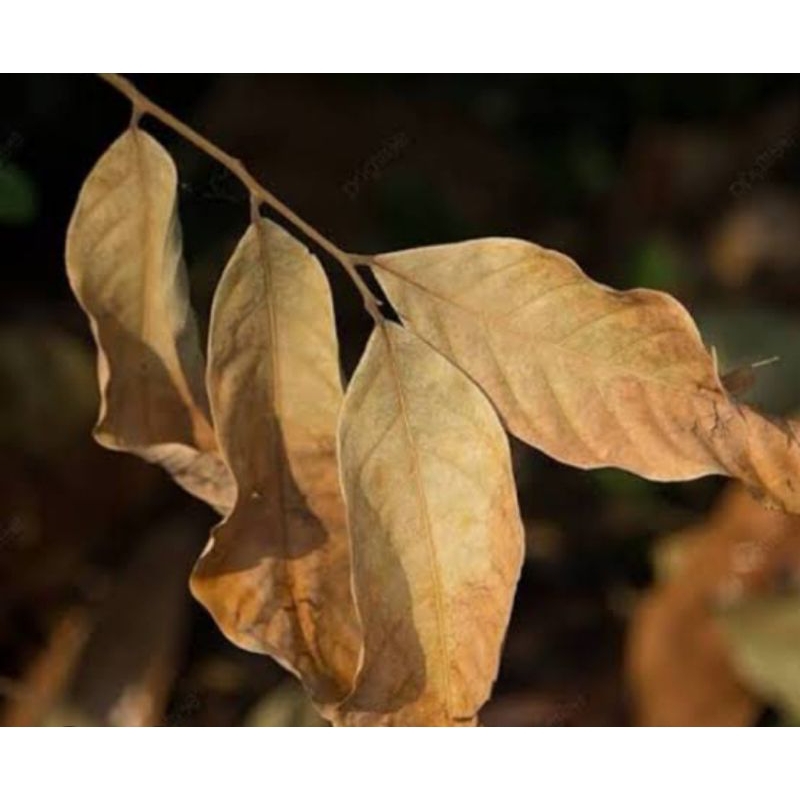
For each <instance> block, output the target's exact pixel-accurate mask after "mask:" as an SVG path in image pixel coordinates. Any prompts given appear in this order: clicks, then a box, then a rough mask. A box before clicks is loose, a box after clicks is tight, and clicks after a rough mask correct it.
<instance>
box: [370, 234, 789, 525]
mask: <svg viewBox="0 0 800 800" xmlns="http://www.w3.org/2000/svg"><path fill="white" fill-rule="evenodd" d="M374 267H375V272H376V275H377V277H378V279H379V281H380V283H381V285H382V286H383V288H384V290H385V291H386V293H387V295H388V297H389V299H390V300H391V302H392V304H393V305H394V306H395V308H396V309H397V310H398V313H399V314H400V315H401V317H402V318H403V319H404V320H405V321H406V322H407V324H408V325H410V326H411V328H412V329H413V330H414V331H416V332H417V333H418V334H419V335H420V336H422V337H423V338H424V339H425V340H426V341H428V342H429V343H430V344H432V345H433V346H434V347H435V348H436V349H437V350H439V351H440V352H441V353H443V354H444V355H445V356H446V357H447V358H448V359H450V360H451V361H452V362H453V363H455V364H456V365H458V366H459V367H461V368H462V369H463V370H464V371H465V372H467V374H468V375H470V377H471V378H472V379H473V380H475V381H476V382H477V383H478V385H479V386H480V387H481V388H482V389H483V390H484V391H485V392H486V393H487V394H488V395H489V397H490V399H491V400H492V401H493V403H494V404H495V406H496V407H497V409H498V411H499V413H500V416H501V417H502V419H503V421H504V423H505V424H506V426H507V427H508V429H509V430H510V431H511V432H512V433H514V434H515V435H516V436H518V437H520V438H521V439H523V440H524V441H526V442H528V443H529V444H531V445H534V446H535V447H538V448H539V449H541V450H544V451H545V452H546V453H548V454H549V455H551V456H553V457H554V458H557V459H559V460H560V461H564V462H566V463H568V464H572V465H574V466H577V467H583V468H594V467H604V466H612V467H620V468H623V469H627V470H630V471H631V472H635V473H638V474H639V475H642V476H644V477H647V478H650V479H653V480H688V479H691V478H697V477H700V476H702V475H709V474H723V475H731V476H734V477H737V478H739V479H741V480H742V481H744V482H745V483H746V484H748V485H749V486H750V487H752V488H753V489H754V490H756V491H758V492H760V493H762V494H764V495H767V496H768V497H769V498H770V499H771V500H772V501H773V502H774V503H776V504H778V505H779V506H781V507H783V508H785V509H786V510H790V511H795V512H796V511H800V492H799V491H798V489H799V488H800V481H798V475H799V474H800V447H798V441H797V439H798V433H799V432H800V426H798V424H797V423H795V422H783V421H780V422H779V421H774V420H770V419H767V418H765V417H764V416H762V415H760V414H758V413H756V412H755V411H753V410H752V409H751V408H749V407H748V406H745V405H741V404H739V403H738V402H736V401H735V400H734V399H732V398H731V397H729V395H728V394H727V393H726V391H725V389H724V388H723V386H722V384H721V383H720V380H719V377H718V375H717V372H716V369H715V367H714V362H713V359H712V358H711V356H710V354H709V353H708V351H707V350H706V348H705V347H704V346H703V342H702V341H701V339H700V335H699V333H698V331H697V328H696V327H695V324H694V322H693V321H692V319H691V317H690V316H689V314H688V313H687V311H686V310H685V309H684V308H683V306H681V305H680V303H678V302H677V301H676V300H674V299H673V298H672V297H670V296H669V295H666V294H663V293H661V292H655V291H649V290H646V289H636V290H632V291H627V292H618V291H614V290H612V289H609V288H607V287H605V286H601V285H600V284H597V283H595V282H594V281H592V280H590V279H589V278H587V277H586V276H585V275H584V274H583V273H582V272H581V270H580V269H579V268H578V266H577V265H576V264H575V263H574V262H573V261H572V260H570V259H569V258H567V257H566V256H564V255H561V254H560V253H557V252H555V251H552V250H545V249H543V248H541V247H538V246H537V245H534V244H531V243H529V242H524V241H519V240H515V239H500V238H496V239H481V240H477V241H470V242H463V243H461V244H454V245H443V246H438V247H424V248H419V249H416V250H408V251H403V252H397V253H389V254H386V255H380V256H377V257H376V258H375V259H374Z"/></svg>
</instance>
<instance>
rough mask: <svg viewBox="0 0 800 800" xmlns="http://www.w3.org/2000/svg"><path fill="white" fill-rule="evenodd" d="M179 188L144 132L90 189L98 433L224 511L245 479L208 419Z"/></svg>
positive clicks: (82, 252)
mask: <svg viewBox="0 0 800 800" xmlns="http://www.w3.org/2000/svg"><path fill="white" fill-rule="evenodd" d="M176 191H177V173H176V171H175V164H174V163H173V161H172V158H171V157H170V155H169V153H167V151H166V150H165V149H164V148H163V147H162V146H161V145H160V144H158V142H156V140H155V139H153V138H152V137H151V136H149V135H148V134H147V133H145V132H144V131H141V130H139V129H137V128H131V129H130V130H128V131H126V132H125V133H124V134H123V135H122V136H121V137H120V138H119V139H117V140H116V141H115V142H114V143H113V144H112V145H111V147H110V148H109V149H108V150H107V151H106V152H105V153H104V154H103V155H102V156H101V157H100V159H99V161H98V162H97V164H96V165H95V166H94V168H93V169H92V171H91V173H90V174H89V176H88V177H87V178H86V181H85V183H84V185H83V187H82V189H81V192H80V196H79V197H78V202H77V206H76V208H75V211H74V213H73V216H72V220H71V222H70V226H69V231H68V233H67V248H66V261H67V274H68V276H69V280H70V284H71V286H72V289H73V291H74V292H75V296H76V297H77V298H78V300H79V302H80V304H81V306H82V307H83V309H84V311H85V312H86V314H87V315H88V317H89V320H90V322H91V326H92V332H93V334H94V337H95V341H96V343H97V349H98V378H99V382H100V392H101V405H100V416H99V419H98V421H97V425H96V427H95V438H96V439H97V441H98V442H100V443H101V444H102V445H104V446H105V447H108V448H111V449H113V450H125V451H128V452H132V453H135V454H136V455H139V456H141V457H142V458H144V459H146V460H148V461H152V462H154V463H157V464H160V465H161V466H163V467H164V468H165V469H167V471H168V472H169V473H170V474H171V475H172V477H173V478H174V479H175V480H176V481H177V482H178V483H179V484H180V485H181V486H182V487H183V488H184V489H186V490H187V491H189V492H191V493H192V494H194V495H196V496H197V497H200V498H201V499H203V500H205V501H206V502H208V503H209V504H211V505H213V506H214V507H216V508H217V509H219V510H220V511H224V510H225V509H227V508H229V507H230V505H231V503H232V500H233V484H232V481H231V479H230V476H229V475H228V474H227V473H226V471H225V468H224V465H223V464H222V462H221V461H220V460H219V458H218V456H217V454H216V444H215V441H214V432H213V430H212V429H211V425H210V423H209V420H208V412H207V401H206V397H205V390H204V388H203V359H202V354H201V351H200V347H199V345H198V340H197V330H196V325H195V320H194V316H193V313H192V310H191V308H190V305H189V293H188V286H187V280H186V270H185V266H184V263H183V257H182V252H181V235H180V225H179V222H178V217H177V206H176Z"/></svg>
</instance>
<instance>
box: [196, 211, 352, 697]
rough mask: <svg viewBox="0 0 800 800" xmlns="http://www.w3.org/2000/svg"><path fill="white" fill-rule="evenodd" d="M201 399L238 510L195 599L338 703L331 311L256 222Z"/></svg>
mask: <svg viewBox="0 0 800 800" xmlns="http://www.w3.org/2000/svg"><path fill="white" fill-rule="evenodd" d="M207 385H208V391H209V397H210V400H211V409H212V415H213V419H214V425H215V428H216V431H217V436H218V439H219V443H220V449H221V451H222V454H223V457H224V459H225V461H226V463H227V464H228V466H229V467H230V470H231V472H232V474H233V475H234V478H235V480H236V485H237V497H236V503H235V505H234V507H233V510H232V511H231V513H230V514H229V515H228V516H227V517H226V518H225V520H224V521H223V522H222V523H221V524H220V525H218V526H217V527H216V528H215V529H214V531H213V532H212V537H211V541H210V542H209V546H208V548H206V552H205V553H204V554H203V556H202V557H201V559H200V561H199V562H198V564H197V567H196V568H195V571H194V574H193V576H192V591H193V592H194V594H195V596H196V597H197V599H198V600H200V602H201V603H203V604H204V605H205V606H206V607H207V608H208V609H209V611H210V612H211V614H212V615H213V616H214V618H215V620H216V621H217V624H218V625H219V626H220V628H221V629H222V631H223V632H224V633H225V634H226V635H227V636H228V637H229V638H230V639H231V640H232V641H233V642H234V643H235V644H237V645H239V646H240V647H243V648H245V649H247V650H253V651H255V652H261V653H266V654H268V655H271V656H272V657H274V658H275V659H277V660H278V661H279V662H281V663H282V664H283V665H284V666H285V667H287V668H288V669H290V670H291V671H292V672H294V673H295V674H296V675H298V676H299V677H300V678H301V679H302V680H303V682H304V683H305V684H306V686H307V687H308V689H309V691H310V692H311V695H312V697H313V698H314V699H315V700H316V701H317V702H319V703H322V704H326V703H332V702H336V701H338V700H341V699H342V697H343V696H344V695H345V694H346V693H347V692H348V691H349V690H350V689H351V688H352V679H353V676H354V674H355V670H356V662H357V657H358V650H359V645H360V636H359V632H358V627H357V622H356V618H355V610H354V606H353V601H352V597H351V594H350V558H349V545H348V537H347V528H346V523H345V511H344V502H343V500H342V497H341V493H340V489H339V482H338V472H337V464H336V425H337V419H338V414H339V410H340V407H341V403H342V387H341V379H340V376H339V362H338V346H337V341H336V331H335V327H334V320H333V305H332V301H331V294H330V288H329V286H328V282H327V279H326V277H325V274H324V272H323V271H322V268H321V266H320V265H319V262H318V261H317V259H316V258H314V257H313V256H312V255H311V254H310V253H309V252H308V250H307V249H306V248H305V247H304V246H303V245H302V244H301V243H300V242H298V241H297V240H296V239H294V238H293V237H291V236H290V235H289V234H288V233H287V232H286V231H284V230H283V229H282V228H280V227H279V226H278V225H276V224H274V223H272V222H270V221H268V220H266V219H262V220H259V221H257V222H255V223H253V224H251V225H250V227H249V228H248V230H247V232H246V233H245V235H244V237H243V238H242V240H241V241H240V242H239V245H238V247H237V248H236V251H235V252H234V254H233V256H232V257H231V259H230V261H229V262H228V265H227V266H226V268H225V271H224V273H223V275H222V278H221V280H220V283H219V286H218V287H217V291H216V295H215V297H214V303H213V307H212V312H211V329H210V333H209V356H208V375H207Z"/></svg>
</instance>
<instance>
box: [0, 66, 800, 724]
mask: <svg viewBox="0 0 800 800" xmlns="http://www.w3.org/2000/svg"><path fill="white" fill-rule="evenodd" d="M130 77H131V78H132V79H133V80H134V81H135V83H136V84H137V85H138V86H139V88H140V89H141V90H143V91H144V92H145V93H146V94H148V95H150V96H151V98H152V99H154V100H155V101H157V102H159V103H160V104H162V105H163V106H165V107H166V108H168V109H169V110H171V111H172V112H173V113H175V114H176V115H177V116H178V117H180V118H182V119H183V120H185V121H186V122H188V123H189V124H191V125H192V126H193V127H195V128H197V129H198V130H200V131H202V132H203V133H204V134H205V135H207V136H208V137H209V138H210V139H212V140H213V141H214V142H216V143H217V144H219V145H220V146H221V147H222V148H223V149H225V150H227V151H228V152H230V153H232V154H234V155H236V156H238V157H239V158H241V159H242V160H243V161H244V162H245V163H246V164H247V166H248V167H249V169H250V170H251V171H252V172H253V173H254V174H255V175H256V176H257V177H259V178H260V179H261V180H262V182H263V183H264V184H265V185H266V186H267V187H268V188H270V189H271V190H272V191H273V192H274V193H275V194H276V195H277V196H278V197H280V198H281V199H282V200H283V201H284V202H286V203H287V204H288V205H289V206H291V207H292V208H293V209H294V210H295V211H296V212H298V213H299V214H300V215H301V216H302V217H304V218H305V219H306V220H307V221H309V222H311V223H312V224H313V225H314V226H315V227H317V228H318V229H319V230H320V231H321V232H322V233H324V234H325V235H326V236H328V237H329V238H331V239H332V240H333V241H335V242H336V243H337V244H339V245H340V246H342V247H343V248H345V249H349V250H352V251H355V252H362V253H366V252H380V251H386V250H394V249H400V248H404V247H409V246H414V245H421V244H428V243H441V242H449V241H454V240H459V239H465V238H472V237H479V236H484V235H505V236H516V237H520V238H524V239H529V240H532V241H534V242H537V243H539V244H541V245H545V246H547V247H552V248H556V249H558V250H562V251H564V252H566V253H567V254H569V255H570V256H572V257H573V258H574V259H575V260H576V261H578V263H579V264H580V265H581V266H582V267H583V269H584V270H585V271H586V272H587V273H588V274H589V275H590V276H591V277H592V278H594V279H596V280H598V281H600V282H603V283H607V284H610V285H612V286H614V287H616V288H630V287H634V286H645V287H650V288H656V289H663V290H666V291H669V292H671V293H672V294H674V295H675V296H676V297H677V298H678V299H679V300H681V301H682V302H683V303H684V304H685V305H687V307H688V308H689V309H690V311H691V312H692V314H693V315H694V316H695V318H696V319H697V320H698V323H699V325H700V327H701V330H702V332H703V335H704V338H705V340H706V342H707V343H708V344H710V345H714V347H715V348H716V351H717V355H718V358H719V360H720V365H721V370H722V371H725V370H729V369H734V368H737V367H741V366H744V365H747V364H749V363H752V362H755V361H760V360H762V359H767V358H770V357H773V356H779V357H780V361H779V362H778V363H777V364H774V365H771V366H767V367H764V368H762V369H760V370H758V371H757V375H758V380H757V381H756V385H755V386H754V387H753V388H752V389H751V390H750V393H749V394H748V395H747V396H746V399H747V401H748V402H752V403H754V404H756V405H758V406H760V407H761V408H763V409H764V410H767V411H769V412H772V413H786V412H790V411H793V410H795V409H796V408H798V407H800V348H798V346H797V345H798V343H800V282H798V275H800V272H799V271H798V270H800V224H799V223H800V83H798V80H797V79H796V78H788V77H775V76H752V75H731V76H646V75H632V76H608V77H602V76H564V77H554V76H406V77H402V76H388V75H373V76H254V75H230V76H218V75H192V76H180V75H170V76H159V75H132V76H130ZM0 92H1V95H2V105H1V106H0V109H1V110H0V259H2V264H3V273H4V275H5V276H6V279H5V284H4V286H3V291H2V293H0V304H1V305H2V321H1V323H0V719H2V720H3V721H4V722H5V724H85V723H95V724H169V725H212V724H218V725H239V724H257V725H281V724H314V723H315V722H316V719H315V717H314V715H313V712H312V711H311V710H310V709H309V708H308V707H307V706H306V704H305V703H304V701H303V698H302V695H301V694H300V693H298V691H297V689H296V687H295V685H294V683H293V681H292V680H291V679H289V678H287V677H286V676H285V675H284V674H283V673H282V671H281V670H280V669H279V668H278V667H277V666H276V665H274V664H273V663H271V662H270V661H268V660H267V659H266V658H260V657H256V656H253V655H249V654H246V653H243V652H240V651H238V650H236V649H235V648H234V647H233V645H230V644H228V643H227V642H226V640H224V638H223V637H222V635H221V634H220V633H219V632H218V631H217V630H216V628H215V627H214V625H213V624H212V623H211V621H210V619H209V618H208V617H207V615H206V613H205V612H204V611H203V610H202V608H200V607H199V606H198V605H197V604H196V603H194V602H193V601H192V600H191V599H190V597H189V593H188V588H187V578H188V573H189V570H190V568H191V564H192V562H193V560H194V558H195V557H196V556H197V555H198V554H199V552H200V550H201V549H202V547H203V544H204V542H205V539H206V536H207V532H208V529H209V527H210V526H211V525H212V524H213V522H214V517H213V515H212V514H211V513H210V512H209V511H207V510H205V509H204V507H202V505H201V504H200V503H199V502H195V501H193V500H192V499H190V498H189V497H188V496H186V495H184V494H182V493H181V492H180V491H179V490H178V489H176V488H175V487H173V486H172V485H171V483H170V481H169V480H168V479H167V477H166V475H164V474H162V473H161V472H160V471H159V470H158V469H156V468H154V467H151V466H148V465H146V464H143V463H141V462H139V461H138V460H137V459H135V458H133V457H131V456H128V455H122V454H114V453H109V452H106V451H103V450H102V449H101V448H100V447H99V446H97V445H96V444H95V443H94V442H93V440H92V439H91V436H90V431H91V426H92V423H93V421H94V417H95V415H96V410H97V396H96V391H97V390H96V381H95V374H94V349H93V346H92V344H91V339H90V336H89V331H88V325H87V322H86V319H85V318H84V316H83V314H82V312H81V311H80V309H79V307H78V306H77V304H76V302H75V301H74V299H73V297H72V295H71V293H70V291H69V288H68V285H67V281H66V278H65V272H64V263H63V246H64V237H65V232H66V227H67V223H68V220H69V216H70V213H71V210H72V206H73V204H74V202H75V199H76V196H77V192H78V189H79V187H80V185H81V182H82V180H83V178H84V177H85V176H86V174H87V173H88V171H89V170H90V168H91V166H92V165H93V163H94V162H95V160H96V159H97V158H98V157H99V156H100V154H101V153H102V152H103V150H104V149H105V148H106V147H107V146H108V145H109V144H110V143H111V141H112V140H113V139H114V138H116V136H117V135H119V134H120V133H121V132H122V130H123V129H124V127H125V126H126V125H127V122H128V119H129V113H130V112H129V106H128V104H127V102H126V101H125V100H124V99H123V98H122V97H121V96H119V95H117V94H116V93H115V92H114V90H112V89H111V88H110V87H109V86H107V85H105V84H103V83H101V82H100V81H99V80H98V79H97V78H94V77H92V76H47V75H37V76H2V77H0ZM144 127H145V128H147V129H148V130H149V131H151V132H152V133H154V134H155V135H156V136H157V137H158V138H159V139H160V140H161V141H162V142H163V143H164V144H165V145H166V146H167V147H168V149H169V150H170V151H171V153H172V154H173V156H174V158H175V160H176V161H177V163H178V167H179V172H180V176H181V182H182V183H181V217H182V223H183V227H184V246H185V253H186V259H187V263H188V268H189V274H190V278H191V281H192V292H193V300H194V303H195V308H196V310H197V312H198V315H199V317H200V319H201V325H203V326H204V325H205V324H206V322H207V316H208V309H209V305H210V299H211V294H212V292H213V288H214V284H215V281H216V279H217V278H218V277H219V274H220V272H221V270H222V267H223V265H224V263H225V261H226V259H227V257H228V255H229V254H230V252H231V251H232V248H233V246H234V244H235V242H236V241H237V239H238V238H239V236H240V235H241V232H242V231H243V229H244V227H245V225H246V224H247V220H248V208H247V202H246V195H245V192H244V190H243V189H242V188H240V187H239V186H238V185H237V183H236V181H235V180H234V179H233V178H231V177H230V176H229V175H227V174H226V173H225V171H224V170H223V169H222V168H221V167H219V166H218V165H216V164H215V163H213V162H212V161H210V160H209V158H208V157H206V156H205V155H204V154H202V153H200V152H198V151H196V150H194V149H192V147H191V146H189V145H187V144H186V143H185V142H183V141H181V140H180V139H178V138H177V137H176V136H175V135H174V134H173V133H172V132H171V131H169V130H166V129H164V128H163V127H162V126H160V125H159V124H158V123H156V122H154V121H152V120H146V121H145V122H144ZM322 260H323V263H324V264H325V266H326V268H327V271H328V275H329V277H330V279H331V282H332V286H333V291H334V296H335V302H336V312H337V322H338V327H339V335H340V341H341V347H342V354H343V366H344V371H345V373H346V374H347V375H349V374H350V372H351V371H352V369H353V367H354V365H355V363H356V361H357V359H358V356H359V353H360V350H361V348H362V347H363V345H364V342H365V341H366V337H367V335H368V333H369V328H370V324H369V322H370V320H369V318H368V317H367V316H366V314H365V313H363V311H362V309H361V306H360V301H359V299H358V296H357V294H356V292H355V291H354V289H353V287H352V286H351V284H350V283H349V281H348V280H347V278H346V277H345V276H343V274H342V272H341V270H340V268H339V267H338V266H337V265H336V264H335V263H332V262H330V261H329V260H327V259H326V258H324V257H323V259H322ZM514 458H515V471H516V475H517V481H518V486H519V494H520V503H521V507H522V511H523V515H524V518H525V523H526V528H527V533H528V555H527V560H526V565H525V568H524V574H523V578H522V582H521V585H520V589H519V593H518V596H517V601H516V606H515V612H514V617H513V620H512V623H511V628H510V631H509V634H508V640H507V643H506V648H505V652H504V657H503V664H502V669H501V674H500V678H499V680H498V683H497V686H496V690H495V695H494V698H493V700H492V701H491V702H490V704H489V705H488V706H487V707H486V710H485V713H484V715H483V717H482V719H483V721H484V722H485V723H486V724H488V725H573V724H588V725H602V724H606V725H610V724H631V723H637V722H640V721H641V718H640V716H639V715H638V712H637V710H636V707H635V703H633V702H632V693H631V687H630V682H629V679H628V673H627V671H626V666H625V664H626V637H627V636H628V632H629V627H630V620H631V618H632V615H634V614H635V613H636V608H637V604H638V603H639V601H640V599H641V598H642V597H646V596H647V592H648V590H649V589H650V587H651V586H652V584H653V582H654V580H655V572H654V563H655V561H654V553H655V552H656V550H655V549H654V548H656V547H657V545H658V544H659V543H660V542H662V540H664V538H665V536H666V535H667V534H669V533H670V532H671V531H675V530H678V529H682V528H685V527H687V526H691V525H695V524H698V523H700V522H702V521H703V520H704V519H706V518H707V515H708V514H709V511H710V510H711V509H712V508H714V506H715V504H716V502H717V496H718V495H719V494H720V492H721V491H722V490H723V481H722V480H720V479H711V478H710V479H704V480H700V481H696V482H693V483H687V484H670V485H663V484H661V485H659V484H651V483H648V482H646V481H644V480H641V479H639V478H636V477H634V476H631V475H628V474H626V473H623V472H619V471H615V470H599V471H595V472H581V471H579V470H575V469H572V468H568V467H565V466H563V465H560V464H558V463H556V462H554V461H552V460H550V459H549V458H547V457H546V456H544V455H542V454H541V453H538V452H536V451H534V450H532V449H530V448H527V447H524V446H522V445H519V443H514ZM798 635H799V636H800V632H798ZM799 674H800V673H799ZM711 679H712V677H709V680H711ZM798 683H800V680H799V681H798ZM748 691H752V693H753V694H754V695H755V697H756V699H757V702H756V703H755V706H754V708H755V709H756V710H755V712H753V713H751V714H750V716H749V717H748V718H747V720H744V719H743V720H742V721H743V722H747V723H750V724H756V723H758V724H772V723H774V722H781V721H783V720H784V719H785V718H786V717H785V715H784V713H783V709H782V708H781V707H779V704H778V705H776V703H775V702H774V701H773V699H772V698H771V697H766V696H763V695H762V693H760V692H759V691H757V690H756V689H751V688H748Z"/></svg>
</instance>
